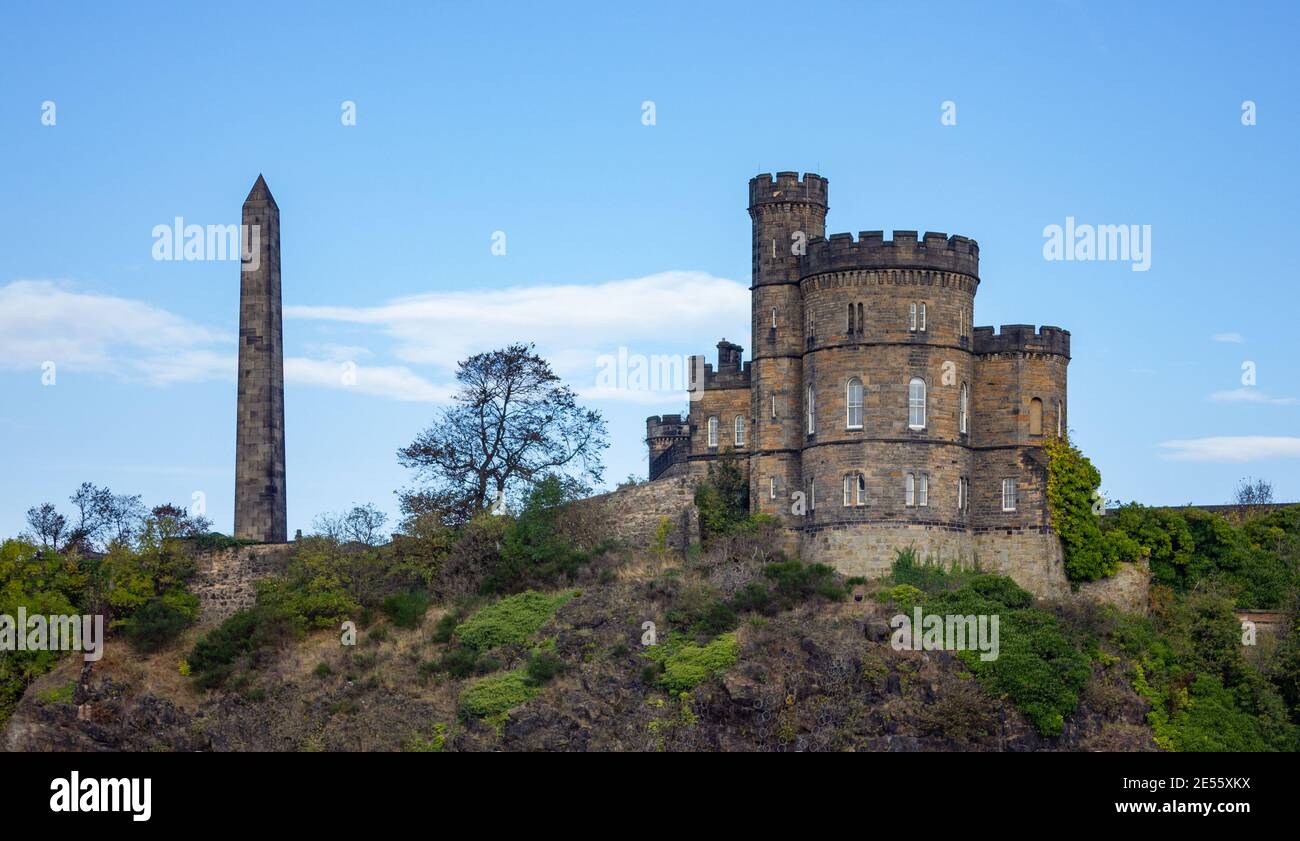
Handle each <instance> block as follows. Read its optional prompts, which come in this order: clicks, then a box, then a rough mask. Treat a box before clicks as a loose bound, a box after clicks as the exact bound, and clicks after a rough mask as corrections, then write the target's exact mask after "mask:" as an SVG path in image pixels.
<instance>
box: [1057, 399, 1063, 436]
mask: <svg viewBox="0 0 1300 841" xmlns="http://www.w3.org/2000/svg"><path fill="white" fill-rule="evenodd" d="M1064 417H1065V407H1064V406H1063V405H1061V401H1060V400H1057V401H1056V437H1057V438H1063V437H1065V436H1064V433H1063V432H1062V430H1063V428H1064V421H1063V419H1064Z"/></svg>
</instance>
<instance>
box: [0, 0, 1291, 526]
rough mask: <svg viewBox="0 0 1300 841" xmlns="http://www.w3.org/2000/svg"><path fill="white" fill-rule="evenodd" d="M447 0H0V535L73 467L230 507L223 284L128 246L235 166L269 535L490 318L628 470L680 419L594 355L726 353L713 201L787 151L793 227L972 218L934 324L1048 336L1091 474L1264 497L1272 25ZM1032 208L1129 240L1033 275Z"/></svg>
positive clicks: (1281, 88)
mask: <svg viewBox="0 0 1300 841" xmlns="http://www.w3.org/2000/svg"><path fill="white" fill-rule="evenodd" d="M466 5H468V4H455V5H453V4H446V5H440V6H439V7H437V8H434V7H431V6H430V5H428V4H414V3H410V4H393V5H391V6H390V5H389V4H374V5H373V6H371V7H367V8H366V11H365V12H364V15H363V14H360V13H357V12H355V11H354V9H355V8H356V7H355V6H350V5H344V4H338V5H333V4H317V3H313V4H309V5H308V4H302V5H298V4H288V3H285V4H280V3H276V4H269V3H259V4H242V3H226V4H216V5H211V4H207V5H204V6H202V7H193V8H188V7H185V6H182V7H177V8H174V9H169V10H168V11H167V13H166V14H162V13H160V12H159V11H158V8H157V7H156V6H155V5H147V4H137V5H131V4H124V9H110V8H109V7H108V6H107V5H106V4H97V3H84V4H80V3H68V4H59V5H58V6H57V7H55V6H54V5H53V4H43V5H32V6H24V7H21V8H16V7H13V6H9V7H6V9H5V10H4V12H3V13H2V15H3V20H2V21H0V130H2V131H3V138H4V139H3V142H2V143H0V160H3V164H4V165H3V167H2V168H0V179H2V180H3V184H4V190H3V200H2V201H0V255H2V256H3V259H2V260H0V393H2V394H3V395H4V396H5V398H6V399H5V400H4V401H3V404H2V405H0V454H2V459H0V476H3V477H4V478H5V481H4V482H2V483H0V534H13V533H16V532H18V531H19V530H21V528H22V525H23V523H22V521H23V513H24V511H25V510H26V509H27V508H28V507H29V506H31V505H33V504H36V503H39V502H41V501H43V500H47V499H48V500H53V501H56V502H59V503H61V504H62V503H65V502H66V498H67V496H68V494H70V493H71V491H72V490H73V488H74V487H75V486H76V485H77V484H78V483H80V482H82V481H93V482H96V483H98V484H107V485H109V486H111V487H112V488H113V489H114V490H117V491H121V492H125V491H129V492H133V493H142V494H143V495H144V496H145V499H146V501H148V502H150V503H154V502H160V501H163V500H174V501H177V502H182V503H189V502H190V501H191V499H192V498H193V494H194V493H196V492H199V493H202V494H204V498H205V500H206V505H207V510H208V513H209V515H210V516H211V517H212V518H213V519H214V521H215V523H216V526H217V527H218V528H219V529H221V530H225V531H228V530H229V529H230V528H231V517H232V511H233V505H232V496H233V487H234V467H233V451H234V418H235V390H234V386H233V375H234V354H235V341H234V337H235V335H236V333H237V318H238V311H237V296H238V269H237V267H236V264H235V263H232V262H215V261H204V262H166V261H156V260H154V259H153V258H152V256H151V249H152V248H153V245H154V239H153V234H152V231H153V229H154V227H155V226H157V225H160V224H162V225H169V224H171V223H172V220H173V219H174V218H175V217H177V216H180V217H183V218H184V219H185V220H186V222H187V223H197V224H203V225H208V224H230V223H234V222H236V221H238V214H239V209H240V204H241V202H242V200H243V198H244V196H245V195H246V194H247V192H248V190H249V188H250V186H251V185H252V183H253V181H254V179H255V178H256V177H257V175H258V173H259V172H261V173H265V175H266V178H267V181H268V182H269V184H270V187H271V189H272V191H273V192H274V194H275V196H276V199H277V201H278V203H279V206H280V209H281V214H282V237H283V241H282V244H283V283H284V304H285V307H286V318H285V324H284V330H285V355H286V359H287V362H286V383H287V385H286V416H287V461H288V465H287V469H288V494H289V529H290V532H292V531H293V530H294V529H296V528H302V529H308V528H309V527H310V525H311V521H312V518H313V517H314V516H315V515H317V514H319V513H321V512H324V511H337V510H341V509H343V508H346V507H347V506H349V505H351V504H353V503H360V502H366V501H372V502H374V503H376V504H378V505H379V506H380V507H382V508H385V509H387V510H389V511H390V512H393V513H395V512H396V505H395V497H394V495H393V492H394V490H396V489H397V488H399V487H401V486H403V484H405V483H406V482H407V481H408V479H409V477H408V476H407V475H406V473H405V471H403V470H402V468H400V467H399V466H398V464H397V462H396V458H395V451H396V450H397V449H398V448H399V447H401V446H403V445H404V444H406V443H408V442H410V440H411V439H412V438H413V437H414V436H415V434H416V433H417V432H418V431H419V430H420V429H421V428H422V427H423V426H425V425H426V424H427V423H428V421H429V420H430V419H431V417H432V416H433V414H434V412H435V411H436V409H437V406H438V405H439V401H440V400H442V399H443V398H444V397H445V395H446V393H447V387H448V384H449V382H450V380H451V373H452V370H453V367H454V362H455V360H456V359H458V358H461V357H463V356H465V355H466V354H467V353H471V352H475V351H479V350H486V349H490V348H493V347H499V346H502V345H505V344H507V343H509V342H511V341H515V340H534V341H536V342H537V344H538V347H539V350H541V352H542V353H543V354H545V355H546V356H548V358H551V359H552V360H553V361H554V363H555V365H556V367H557V368H558V369H559V370H560V372H561V373H562V374H563V375H564V376H565V377H566V379H567V380H568V381H569V382H571V383H572V384H573V385H574V387H575V388H577V389H578V390H579V391H581V392H583V393H585V394H588V395H589V396H590V399H589V402H590V403H591V405H594V406H596V407H598V408H599V409H600V410H601V411H602V412H604V413H605V415H606V416H607V418H608V420H609V426H610V432H611V438H612V441H613V446H612V448H611V449H610V451H609V453H608V457H607V459H606V461H607V471H606V478H607V480H609V481H610V482H613V481H616V480H617V479H619V478H621V477H623V476H626V475H627V474H629V473H637V474H644V471H645V454H644V448H643V445H642V437H643V435H644V419H645V417H646V415H649V414H652V413H659V412H666V411H677V410H680V409H682V408H684V405H685V401H684V400H683V399H682V398H681V397H680V396H679V395H677V394H673V393H661V394H645V393H628V392H624V393H615V394H609V393H608V392H601V391H597V390H593V389H594V387H595V376H596V372H597V361H596V360H597V356H598V355H600V354H607V353H617V350H618V348H619V347H620V346H622V347H627V348H628V349H629V352H631V353H641V354H652V353H676V354H689V353H696V352H707V353H708V354H709V355H710V358H712V355H713V353H714V351H713V346H714V345H715V344H716V342H717V341H718V339H719V338H720V337H723V336H725V337H727V338H729V339H733V340H736V341H738V342H739V343H740V344H742V345H746V346H748V344H749V335H748V333H749V329H748V315H747V308H748V303H747V301H748V296H747V292H746V291H745V289H746V286H747V285H748V280H749V277H748V275H749V219H748V216H747V214H746V211H745V205H746V198H747V194H746V182H747V180H748V179H749V178H750V177H751V176H752V175H755V174H757V173H759V172H774V171H776V170H796V169H797V170H800V171H815V172H818V173H820V174H822V175H824V176H826V177H828V178H829V179H830V191H831V199H830V204H831V212H830V218H829V221H828V226H827V227H828V230H829V231H831V232H835V231H852V232H857V231H859V230H870V229H884V230H886V231H889V230H892V229H894V228H898V229H905V230H910V229H917V230H921V231H925V230H932V231H945V232H947V233H960V234H963V235H966V236H969V237H972V238H974V239H976V240H978V241H979V243H980V248H981V275H982V284H981V287H980V291H979V294H978V296H977V299H976V317H975V322H976V324H995V325H997V324H1011V323H1035V324H1055V325H1059V326H1062V327H1064V328H1066V329H1068V330H1070V331H1071V332H1072V334H1073V354H1074V358H1073V361H1072V363H1071V366H1070V400H1071V406H1070V409H1071V411H1070V425H1071V427H1072V429H1073V433H1074V436H1075V440H1076V441H1077V442H1078V443H1079V444H1080V445H1081V446H1082V447H1083V448H1084V450H1085V452H1087V453H1088V454H1089V455H1090V456H1091V457H1092V458H1093V460H1094V461H1095V462H1096V464H1097V465H1098V467H1099V468H1100V469H1101V470H1102V474H1103V476H1104V482H1103V491H1104V492H1105V493H1106V494H1107V496H1109V497H1112V498H1122V499H1126V500H1127V499H1137V500H1140V501H1144V502H1148V503H1153V504H1174V503H1183V502H1203V503H1209V502H1224V501H1227V499H1228V497H1229V496H1230V495H1231V493H1232V490H1233V487H1234V486H1235V484H1236V482H1237V480H1238V479H1239V478H1241V477H1243V476H1248V475H1249V476H1262V477H1266V478H1268V479H1270V480H1272V481H1273V482H1274V485H1275V488H1276V493H1277V496H1278V497H1279V498H1281V499H1287V500H1292V499H1300V476H1298V475H1297V470H1296V468H1297V465H1300V460H1298V459H1300V438H1297V437H1296V436H1297V435H1298V434H1300V432H1298V426H1300V424H1298V423H1297V421H1298V420H1300V374H1297V370H1296V359H1297V353H1296V344H1297V339H1296V329H1295V320H1296V309H1297V308H1296V303H1297V298H1298V297H1300V296H1298V295H1297V292H1296V291H1295V289H1296V281H1297V277H1296V275H1297V270H1296V262H1295V259H1294V256H1293V249H1294V247H1295V243H1296V237H1295V225H1296V223H1297V213H1298V210H1297V202H1296V196H1297V194H1298V193H1300V189H1298V188H1300V178H1298V177H1297V167H1296V165H1295V160H1294V154H1295V136H1296V134H1297V128H1300V125H1298V123H1300V118H1298V117H1297V110H1298V109H1297V105H1296V100H1295V93H1294V87H1295V83H1296V81H1297V78H1300V74H1297V72H1296V71H1297V59H1296V57H1295V50H1294V48H1293V47H1294V45H1293V43H1292V41H1293V38H1294V33H1295V31H1296V28H1297V23H1298V21H1297V17H1298V15H1297V12H1296V11H1295V10H1294V8H1289V7H1288V6H1287V5H1286V4H1281V3H1279V4H1249V3H1247V4H1239V5H1234V6H1225V5H1221V4H1179V5H1178V7H1177V9H1176V11H1173V12H1172V13H1171V12H1169V11H1167V8H1168V7H1161V6H1159V5H1157V4H1128V3H1073V2H1064V3H1062V2H1058V3H1041V4H1011V3H990V4H970V3H952V4H947V3H938V4H924V5H922V4H910V3H909V4H903V3H898V4H885V5H879V6H876V5H873V4H866V3H852V4H843V5H827V6H824V7H816V6H815V5H814V4H804V5H799V6H790V5H789V4H762V3H754V2H748V3H744V4H680V5H678V4H671V3H656V4H639V6H638V7H636V8H616V6H618V5H619V4H593V5H590V6H584V7H576V6H572V7H566V8H565V9H563V10H561V9H554V8H553V9H543V8H540V7H539V6H540V4H517V5H516V4H507V3H501V4H493V5H491V6H486V5H485V6H483V7H481V8H472V9H467V8H463V7H464V6H466ZM647 100H650V101H653V102H654V103H655V118H656V119H655V124H654V125H644V124H643V122H642V113H643V111H642V103H643V102H645V101H647ZM1245 100H1251V101H1253V102H1255V103H1256V109H1257V111H1256V114H1257V124H1256V125H1253V126H1245V125H1243V124H1242V119H1241V117H1242V103H1243V101H1245ZM47 101H48V102H53V103H54V109H55V110H54V115H55V124H54V125H45V124H43V121H42V118H43V116H44V115H45V114H46V112H47V108H46V106H44V103H45V102H47ZM345 101H350V102H353V103H355V105H356V116H357V120H356V125H354V126H344V125H342V121H341V119H340V117H341V109H342V103H344V102H345ZM945 101H950V102H952V103H954V104H955V106H956V116H957V122H956V125H942V124H941V120H940V117H941V114H942V111H941V109H942V103H944V102H945ZM1067 216H1072V217H1075V218H1076V219H1077V220H1078V221H1079V222H1080V223H1091V224H1137V225H1150V226H1151V231H1152V236H1151V266H1150V269H1149V270H1148V271H1145V272H1134V271H1132V270H1131V268H1130V265H1129V264H1127V263H1124V262H1049V261H1046V260H1045V259H1044V257H1043V242H1044V237H1043V229H1044V227H1045V226H1048V225H1052V224H1064V222H1065V219H1066V217H1067ZM496 231H502V232H504V233H505V234H506V244H507V250H506V254H505V255H503V256H497V255H493V254H492V251H491V246H492V236H493V233H494V232H496ZM746 354H748V347H747V348H746ZM746 358H748V357H746ZM45 361H53V362H55V363H56V366H57V367H56V375H57V379H56V383H55V385H53V386H48V385H43V384H42V379H41V375H42V368H41V365H42V363H43V362H45ZM349 361H351V362H353V363H355V364H356V366H357V371H358V379H357V384H356V385H353V386H343V385H341V382H340V377H338V376H337V371H338V368H339V366H340V365H341V364H343V363H346V362H349ZM1245 362H1253V363H1254V366H1255V371H1256V383H1255V385H1253V386H1245V385H1243V384H1242V382H1241V377H1242V370H1241V369H1242V365H1243V363H1245ZM1170 442H1175V443H1173V444H1171V443H1170Z"/></svg>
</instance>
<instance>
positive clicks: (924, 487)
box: [916, 473, 930, 508]
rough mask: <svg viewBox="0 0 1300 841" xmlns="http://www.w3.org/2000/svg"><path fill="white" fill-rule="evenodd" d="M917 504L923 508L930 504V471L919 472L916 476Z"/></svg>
mask: <svg viewBox="0 0 1300 841" xmlns="http://www.w3.org/2000/svg"><path fill="white" fill-rule="evenodd" d="M916 504H917V505H918V506H919V507H921V508H924V507H925V506H927V505H929V504H930V474H929V473H918V474H917V476H916Z"/></svg>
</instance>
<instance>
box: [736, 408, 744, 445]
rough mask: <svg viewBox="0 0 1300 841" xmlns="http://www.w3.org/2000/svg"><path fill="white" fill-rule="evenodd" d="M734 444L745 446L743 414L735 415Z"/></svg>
mask: <svg viewBox="0 0 1300 841" xmlns="http://www.w3.org/2000/svg"><path fill="white" fill-rule="evenodd" d="M736 446H737V447H743V446H745V416H744V415H736Z"/></svg>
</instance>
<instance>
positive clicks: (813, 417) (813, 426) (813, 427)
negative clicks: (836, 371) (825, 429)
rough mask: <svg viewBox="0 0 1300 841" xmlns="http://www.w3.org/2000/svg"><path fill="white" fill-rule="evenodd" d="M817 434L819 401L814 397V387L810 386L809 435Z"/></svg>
mask: <svg viewBox="0 0 1300 841" xmlns="http://www.w3.org/2000/svg"><path fill="white" fill-rule="evenodd" d="M816 433H817V401H816V398H815V397H814V396H813V389H812V386H808V434H809V435H815V434H816Z"/></svg>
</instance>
